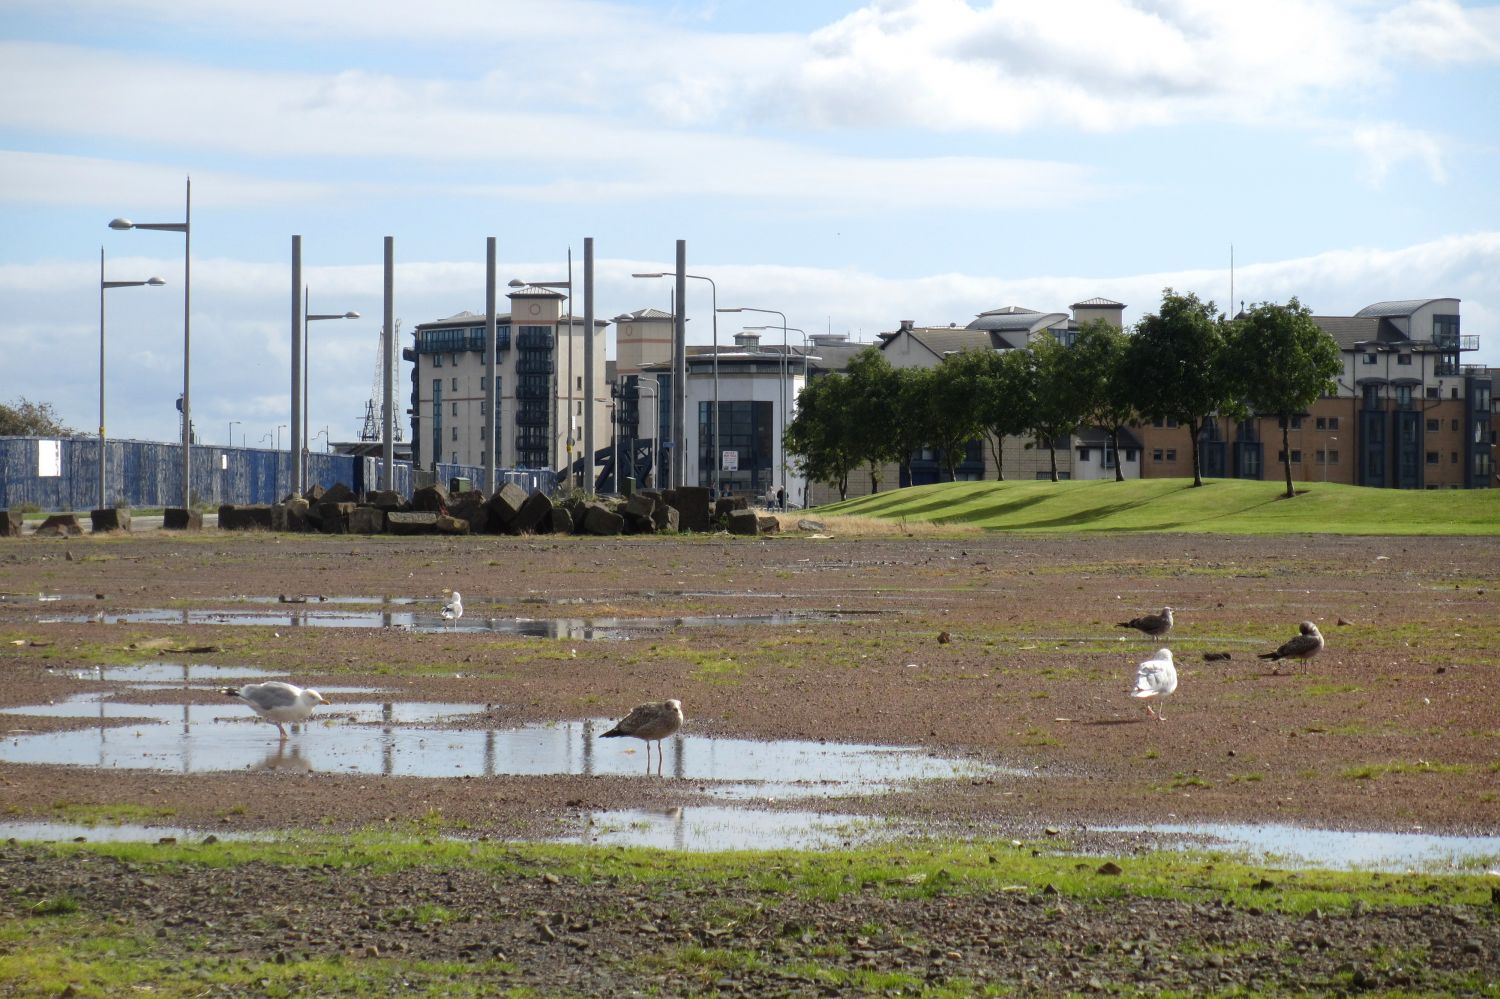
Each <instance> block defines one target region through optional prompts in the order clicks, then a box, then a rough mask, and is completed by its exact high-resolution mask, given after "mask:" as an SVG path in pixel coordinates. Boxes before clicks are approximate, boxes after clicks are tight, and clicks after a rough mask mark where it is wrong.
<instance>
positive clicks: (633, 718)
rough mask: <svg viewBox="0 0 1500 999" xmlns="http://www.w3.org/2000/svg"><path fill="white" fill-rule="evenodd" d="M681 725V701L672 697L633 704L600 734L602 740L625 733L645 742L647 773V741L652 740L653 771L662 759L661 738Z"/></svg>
mask: <svg viewBox="0 0 1500 999" xmlns="http://www.w3.org/2000/svg"><path fill="white" fill-rule="evenodd" d="M680 728H682V702H681V701H679V700H676V699H673V700H670V701H660V702H654V703H651V704H642V705H639V706H637V707H636V708H635V709H634V710H633V711H631V712H630V714H628V715H626V716H625V717H624V718H623V719H621V721H620V723H619V724H618V725H616V726H615V727H614V728H612V729H610V730H609V731H608V732H605V733H604V736H603V737H604V738H606V739H617V738H619V737H620V736H622V735H628V736H631V737H633V738H636V739H640V740H642V741H643V742H645V743H646V772H647V773H648V774H649V773H650V772H651V743H653V742H655V743H656V759H657V763H656V772H657V773H661V770H662V763H663V761H664V759H665V757H664V754H663V751H662V745H661V741H662V740H663V739H665V738H667V737H668V736H670V735H673V734H675V733H676V732H677V730H678V729H680Z"/></svg>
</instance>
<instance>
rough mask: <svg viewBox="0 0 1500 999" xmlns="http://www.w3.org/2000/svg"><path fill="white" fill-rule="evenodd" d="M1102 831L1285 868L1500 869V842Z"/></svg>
mask: <svg viewBox="0 0 1500 999" xmlns="http://www.w3.org/2000/svg"><path fill="white" fill-rule="evenodd" d="M1101 831H1108V832H1126V833H1151V834H1153V835H1163V836H1168V837H1172V838H1171V839H1169V840H1167V841H1165V843H1166V845H1168V846H1170V847H1173V848H1177V849H1183V850H1201V849H1224V850H1228V851H1230V852H1235V853H1244V854H1247V855H1248V856H1250V857H1252V858H1254V859H1256V860H1259V861H1263V862H1265V863H1268V864H1276V865H1278V866H1283V867H1322V868H1332V869H1338V870H1375V871H1407V870H1415V871H1429V872H1439V871H1452V870H1472V869H1474V868H1475V867H1479V866H1491V867H1493V866H1496V865H1497V864H1500V836H1443V835H1436V834H1432V833H1421V832H1362V831H1350V830H1343V829H1313V828H1307V827H1304V826H1290V825H1278V824H1269V825H1239V824H1232V823H1229V824H1218V823H1201V824H1194V823H1187V824H1182V825H1157V826H1110V827H1103V828H1102V829H1101Z"/></svg>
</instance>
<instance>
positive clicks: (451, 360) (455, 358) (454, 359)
mask: <svg viewBox="0 0 1500 999" xmlns="http://www.w3.org/2000/svg"><path fill="white" fill-rule="evenodd" d="M448 362H449V363H450V364H452V365H453V366H454V367H455V368H456V367H458V355H457V354H451V355H449V357H448ZM453 387H454V388H458V386H457V385H455V386H453Z"/></svg>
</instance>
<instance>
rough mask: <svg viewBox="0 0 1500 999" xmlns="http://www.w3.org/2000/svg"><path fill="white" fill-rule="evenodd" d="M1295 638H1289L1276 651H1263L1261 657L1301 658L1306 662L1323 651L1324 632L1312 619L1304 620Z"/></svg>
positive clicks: (1276, 658)
mask: <svg viewBox="0 0 1500 999" xmlns="http://www.w3.org/2000/svg"><path fill="white" fill-rule="evenodd" d="M1298 630H1299V632H1300V634H1298V635H1297V636H1296V637H1295V638H1288V639H1287V640H1286V641H1285V642H1282V643H1281V648H1279V649H1277V650H1276V651H1275V652H1262V653H1261V654H1260V658H1262V659H1269V660H1271V661H1272V662H1276V661H1277V660H1279V659H1301V660H1302V661H1303V662H1304V663H1306V662H1307V661H1308V660H1309V659H1311V658H1312V657H1313V656H1315V655H1317V654H1318V653H1319V652H1322V651H1323V633H1322V632H1321V631H1319V630H1318V626H1317V625H1315V624H1313V623H1312V622H1311V621H1303V622H1302V624H1301V625H1300V626H1299V629H1298Z"/></svg>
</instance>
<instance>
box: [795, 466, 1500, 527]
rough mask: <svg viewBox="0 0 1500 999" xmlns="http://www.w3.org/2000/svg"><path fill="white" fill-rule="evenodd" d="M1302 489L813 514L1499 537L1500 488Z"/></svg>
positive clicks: (1159, 483)
mask: <svg viewBox="0 0 1500 999" xmlns="http://www.w3.org/2000/svg"><path fill="white" fill-rule="evenodd" d="M1297 488H1298V489H1299V495H1298V496H1297V497H1296V499H1294V500H1290V501H1288V500H1284V499H1282V485H1281V483H1279V482H1254V481H1246V480H1240V479H1208V480H1205V482H1204V484H1203V486H1202V487H1201V488H1195V487H1194V486H1193V485H1192V482H1191V481H1190V480H1186V479H1134V480H1129V481H1126V482H1114V481H1110V480H1100V481H1083V480H1080V481H1072V482H944V483H939V484H937V485H931V486H914V487H910V488H907V489H897V490H891V491H888V492H882V493H876V494H874V495H872V496H861V497H858V498H856V499H851V500H845V501H843V502H841V503H833V504H830V505H828V506H825V507H820V508H818V509H817V510H814V511H812V512H811V513H810V514H808V516H810V517H812V518H814V519H817V520H820V521H822V522H824V523H825V524H829V525H830V529H831V527H832V523H833V522H834V521H835V520H836V519H838V518H846V517H847V518H863V519H864V520H865V521H876V522H881V521H884V522H888V523H893V524H896V525H901V528H899V529H898V530H900V531H904V530H905V529H909V528H910V527H911V526H912V525H914V524H917V523H922V522H930V523H933V524H937V525H940V526H942V527H943V528H945V529H954V528H962V527H969V528H980V529H984V530H993V531H1027V532H1036V533H1065V532H1071V531H1119V532H1138V531H1212V532H1216V533H1222V534H1251V535H1268V536H1270V535H1281V534H1364V535H1488V536H1493V535H1496V534H1500V491H1497V490H1493V489H1452V490H1449V489H1444V490H1391V489H1375V488H1370V487H1365V486H1346V485H1341V484H1338V483H1332V482H1330V483H1323V482H1312V483H1307V482H1304V483H1301V484H1299V485H1297ZM1392 493H1395V494H1396V495H1391V494H1392ZM850 522H851V523H855V524H858V523H861V521H858V520H851V521H850ZM889 530H890V528H889V527H888V528H887V531H889ZM851 533H858V532H854V531H851Z"/></svg>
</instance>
